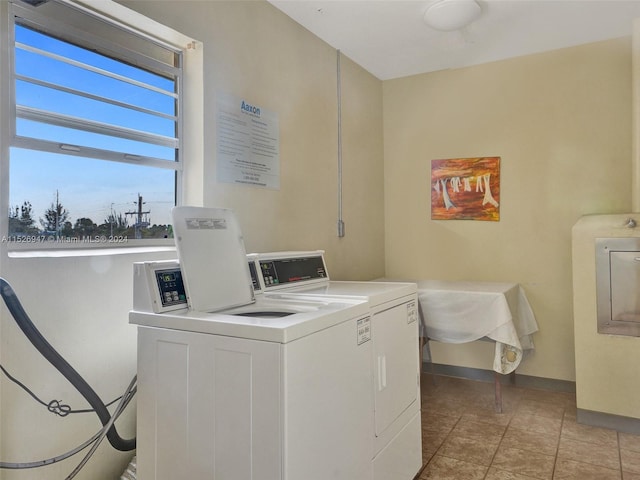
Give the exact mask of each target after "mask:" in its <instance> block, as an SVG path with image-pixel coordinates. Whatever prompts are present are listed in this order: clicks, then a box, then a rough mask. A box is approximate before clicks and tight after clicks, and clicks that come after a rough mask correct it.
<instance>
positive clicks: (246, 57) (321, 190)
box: [123, 0, 384, 279]
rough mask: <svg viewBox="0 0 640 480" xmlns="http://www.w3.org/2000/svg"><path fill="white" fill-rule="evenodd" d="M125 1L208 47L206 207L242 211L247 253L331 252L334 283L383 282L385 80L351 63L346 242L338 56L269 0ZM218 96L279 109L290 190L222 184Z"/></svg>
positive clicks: (345, 108)
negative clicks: (341, 231)
mask: <svg viewBox="0 0 640 480" xmlns="http://www.w3.org/2000/svg"><path fill="white" fill-rule="evenodd" d="M123 3H125V4H126V5H128V6H130V7H132V8H134V9H135V10H138V11H139V12H141V13H143V14H145V15H148V16H150V17H152V18H153V19H154V20H157V21H159V22H161V23H164V24H167V25H169V26H171V27H173V28H174V29H176V30H178V31H180V32H182V33H184V34H186V35H189V36H191V37H193V38H196V39H198V40H199V41H202V42H203V43H204V62H205V67H204V86H205V87H204V88H205V99H204V112H205V113H204V115H205V117H204V121H205V139H204V142H205V144H204V151H205V159H204V203H205V205H207V206H225V207H230V208H233V209H234V210H235V211H236V212H237V214H238V216H239V217H240V222H241V226H242V229H243V233H244V236H245V242H246V246H247V250H248V251H271V250H283V249H292V250H302V249H324V250H326V251H327V262H328V266H329V273H330V275H331V276H332V278H335V279H346V278H352V279H370V278H375V277H377V276H382V275H383V274H384V239H383V231H384V215H383V211H384V203H383V173H384V170H383V161H382V154H383V152H382V82H380V81H379V80H378V79H376V78H375V77H373V76H372V75H371V74H369V73H367V72H366V71H364V70H363V69H362V68H360V67H359V66H357V65H356V64H355V63H353V62H352V61H350V60H349V59H348V58H346V57H344V56H343V57H342V58H341V71H342V99H343V100H342V127H343V161H344V169H343V172H344V179H343V182H344V189H343V202H344V221H345V223H346V236H345V237H343V238H338V237H337V218H338V206H337V204H338V189H337V179H338V168H337V152H338V140H337V137H338V133H337V132H338V130H337V93H336V89H337V86H336V84H337V78H336V63H337V53H336V50H335V49H334V48H332V47H330V46H329V45H327V44H326V43H324V42H322V41H320V40H319V39H318V38H317V37H315V36H313V35H311V34H310V33H309V32H308V31H307V30H305V29H303V28H302V27H301V26H300V25H298V24H296V23H295V22H293V21H292V20H291V19H289V18H288V17H286V16H285V15H284V14H282V13H281V12H280V11H279V10H277V9H275V8H273V7H272V6H271V5H269V4H268V3H266V2H263V1H231V2H218V1H202V2H187V1H173V2H172V1H162V2H148V1H136V0H134V1H127V2H123ZM219 92H224V93H230V94H233V95H235V96H237V97H242V98H246V99H247V100H248V101H251V102H253V103H255V104H257V105H260V106H262V107H264V108H265V109H269V110H271V111H274V112H276V113H277V114H278V119H279V126H280V169H281V179H280V183H281V188H280V190H278V191H275V190H267V189H261V188H255V187H246V186H237V185H231V184H223V183H217V181H216V159H215V148H216V144H215V118H214V117H215V99H216V95H217V94H218V93H219Z"/></svg>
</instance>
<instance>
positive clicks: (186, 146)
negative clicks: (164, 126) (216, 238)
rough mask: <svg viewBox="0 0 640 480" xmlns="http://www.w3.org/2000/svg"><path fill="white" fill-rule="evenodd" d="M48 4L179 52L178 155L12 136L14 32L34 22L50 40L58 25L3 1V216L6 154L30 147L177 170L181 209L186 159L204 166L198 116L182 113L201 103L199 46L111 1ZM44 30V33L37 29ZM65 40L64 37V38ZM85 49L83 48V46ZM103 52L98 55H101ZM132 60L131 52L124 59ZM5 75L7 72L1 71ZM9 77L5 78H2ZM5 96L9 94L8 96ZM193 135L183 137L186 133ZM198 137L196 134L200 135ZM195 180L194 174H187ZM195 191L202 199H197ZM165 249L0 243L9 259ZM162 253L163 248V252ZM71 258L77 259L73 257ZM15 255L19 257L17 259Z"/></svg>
mask: <svg viewBox="0 0 640 480" xmlns="http://www.w3.org/2000/svg"><path fill="white" fill-rule="evenodd" d="M50 1H51V2H52V3H53V2H56V3H59V4H62V6H63V7H69V6H70V7H72V8H74V9H76V10H78V11H80V12H82V13H83V14H87V15H90V16H92V17H94V18H97V19H99V20H101V21H107V22H108V23H109V24H111V25H113V26H115V27H118V28H119V29H124V30H126V31H128V32H132V33H133V34H134V35H136V37H140V38H143V39H144V40H146V41H152V42H154V43H157V44H160V45H161V46H162V47H165V48H169V49H171V50H173V51H176V52H180V53H181V58H182V60H181V62H182V65H178V68H181V69H182V73H181V74H179V75H177V78H176V82H177V85H176V91H177V95H178V96H180V97H181V101H178V102H177V104H178V110H177V116H178V121H177V124H176V137H177V155H176V159H175V161H171V160H155V159H153V158H149V157H142V156H135V157H132V156H129V155H118V154H115V153H112V152H109V151H107V150H99V149H92V148H88V147H81V149H80V151H78V152H76V151H73V150H67V149H65V148H62V146H61V145H59V144H56V145H53V144H52V143H51V142H46V141H40V140H36V139H30V138H26V137H19V136H17V135H16V118H17V116H16V115H17V114H18V112H17V110H16V92H15V82H16V75H15V73H16V72H15V68H14V67H15V66H14V63H13V59H14V51H15V38H14V32H15V30H14V28H15V24H16V23H20V24H23V25H25V26H27V27H30V26H31V23H32V22H35V23H36V24H37V25H38V30H44V31H45V33H46V34H50V35H52V36H58V35H56V28H61V27H60V22H58V21H57V20H48V19H47V18H45V17H43V16H42V15H41V14H39V13H38V11H37V8H38V7H30V6H27V5H25V4H22V3H21V2H19V1H18V0H9V1H8V2H2V3H3V4H4V5H3V6H0V15H1V16H2V17H4V18H5V21H3V22H2V25H4V28H3V30H4V31H3V32H2V38H0V44H1V45H3V46H4V47H3V48H2V49H1V51H0V55H2V57H3V58H2V61H1V62H0V76H1V79H0V91H1V92H2V94H1V95H0V109H1V112H2V113H0V127H4V126H6V127H9V128H2V132H3V133H1V134H0V147H1V148H0V151H1V154H2V159H1V160H0V163H1V164H0V175H1V177H2V178H1V179H0V197H1V198H0V205H1V206H2V207H3V209H4V211H5V212H9V209H10V208H11V206H10V205H9V188H10V177H9V172H10V169H9V163H10V155H9V153H10V149H11V148H12V147H17V148H25V147H26V148H28V149H30V150H42V151H47V152H53V153H63V154H65V155H69V154H71V155H76V156H80V157H84V158H100V159H102V160H106V161H116V162H121V163H129V164H135V165H142V166H148V167H150V168H158V167H159V168H166V169H170V170H174V171H175V178H176V182H175V202H176V205H181V204H183V203H184V201H185V195H184V192H185V191H186V189H185V188H184V184H185V178H186V174H185V172H186V170H187V166H186V162H185V160H184V159H185V158H187V154H188V155H190V156H192V157H193V161H190V162H189V163H190V164H192V166H193V167H195V168H197V167H198V166H200V167H201V166H202V151H203V148H202V145H201V143H202V138H203V137H202V131H203V125H202V116H201V115H199V113H201V112H198V111H195V112H193V113H192V114H189V115H188V116H185V112H189V110H188V109H185V103H189V104H190V105H194V104H196V102H200V104H202V97H203V89H202V44H201V43H200V42H197V41H196V40H193V39H191V38H189V37H186V36H184V35H183V34H180V33H179V32H176V31H175V30H173V29H172V28H170V27H166V26H164V25H161V24H159V23H157V22H155V21H153V20H151V19H149V18H147V17H145V16H143V15H141V14H139V13H137V12H135V11H133V10H130V9H128V8H126V7H124V6H122V5H120V4H117V3H115V2H111V1H109V2H101V3H99V4H96V3H92V2H90V1H87V0H75V1H74V0H50ZM16 17H20V19H21V20H20V21H19V22H16ZM41 27H44V28H41ZM63 36H64V37H67V35H63ZM71 37H73V43H76V44H80V45H82V44H83V42H82V40H83V38H85V33H82V34H80V35H79V36H78V30H77V29H75V28H74V32H73V35H71ZM86 37H88V38H89V42H91V40H93V41H95V38H94V37H93V35H92V34H90V33H86ZM84 44H85V45H86V43H84ZM101 53H102V52H101ZM127 56H129V58H130V53H128V54H127ZM2 70H4V71H5V72H3V71H2ZM4 73H7V74H8V75H5V74H4ZM3 81H5V82H6V81H9V82H10V85H6V84H5V85H2V82H3ZM185 85H190V88H191V89H192V91H191V92H190V93H189V94H188V95H187V94H186V92H187V91H188V89H185V88H184V86H185ZM7 93H8V95H7ZM189 130H193V131H192V132H190V134H189V135H188V136H187V137H186V138H185V135H184V133H185V132H189ZM198 132H199V133H200V135H199V136H198ZM191 176H192V177H193V174H192V175H191ZM198 192H200V196H199V198H198ZM201 192H202V190H201V189H197V188H196V189H195V192H194V194H192V195H191V198H192V199H193V198H194V196H195V199H196V201H195V202H193V200H192V203H195V204H200V203H201V202H202V193H201ZM8 224H9V222H8V215H2V216H1V218H0V229H1V232H0V238H1V239H3V240H5V239H7V238H8V237H7V235H8V228H9V225H8ZM150 246H151V247H153V246H158V247H168V246H171V247H173V246H174V240H173V239H131V241H130V242H127V243H120V244H113V245H111V244H84V243H82V244H78V243H75V244H74V243H54V244H48V243H37V242H36V243H33V244H29V243H20V244H18V243H10V242H8V241H2V242H0V249H5V250H6V251H7V252H8V253H9V255H11V253H12V252H18V253H19V252H21V251H24V250H27V251H29V250H79V249H82V250H96V249H104V248H108V249H109V250H112V248H118V249H121V248H124V249H126V250H131V249H132V248H136V247H142V248H144V249H148V248H149V247H150ZM163 249H164V248H163ZM74 255H75V254H74ZM17 256H19V255H17Z"/></svg>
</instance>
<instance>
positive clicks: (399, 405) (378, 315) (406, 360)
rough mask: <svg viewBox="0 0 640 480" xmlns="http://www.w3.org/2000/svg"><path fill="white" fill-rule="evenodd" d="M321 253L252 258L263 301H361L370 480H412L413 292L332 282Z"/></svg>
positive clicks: (415, 460)
mask: <svg viewBox="0 0 640 480" xmlns="http://www.w3.org/2000/svg"><path fill="white" fill-rule="evenodd" d="M323 253H324V252H322V251H313V252H275V253H263V254H255V255H254V259H255V262H256V269H257V270H258V271H259V272H260V276H261V277H262V278H261V281H262V285H261V288H263V289H264V291H265V293H264V295H265V296H266V297H269V298H274V299H275V298H278V299H299V300H310V299H321V298H323V299H336V298H341V299H345V300H353V299H363V300H366V301H367V303H368V304H369V309H370V315H371V336H372V340H373V351H372V370H373V376H374V385H373V398H374V406H375V410H374V418H373V422H374V451H373V471H374V476H373V478H374V479H375V480H411V479H413V478H414V477H415V475H416V474H417V473H418V472H419V471H420V469H421V468H422V434H421V432H422V429H421V414H420V360H419V347H418V333H419V332H418V331H419V322H418V306H417V305H418V304H417V293H416V292H417V287H416V284H414V283H399V282H344V281H331V280H330V278H329V274H328V271H327V267H326V264H325V261H324V254H323Z"/></svg>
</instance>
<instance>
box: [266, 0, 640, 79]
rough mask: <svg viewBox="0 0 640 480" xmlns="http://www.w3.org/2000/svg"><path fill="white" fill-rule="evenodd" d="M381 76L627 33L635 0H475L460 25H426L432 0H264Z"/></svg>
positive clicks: (638, 2) (639, 14) (639, 0)
mask: <svg viewBox="0 0 640 480" xmlns="http://www.w3.org/2000/svg"><path fill="white" fill-rule="evenodd" d="M269 2H270V3H271V4H273V5H274V6H275V7H276V8H278V9H280V10H281V11H282V12H284V13H285V14H286V15H288V16H289V17H291V18H292V19H293V20H295V21H296V22H298V23H300V24H301V25H302V26H304V27H305V28H307V29H308V30H309V31H311V32H312V33H314V34H315V35H316V36H318V37H320V38H321V39H322V40H324V41H325V42H327V43H328V44H329V45H331V46H332V47H334V48H336V49H337V50H340V52H341V53H342V54H343V55H345V56H347V57H349V58H350V59H352V60H353V61H355V62H356V63H358V64H359V65H360V66H362V67H363V68H365V69H366V70H367V71H369V72H370V73H372V74H373V75H375V76H376V77H378V78H379V79H381V80H388V79H392V78H398V77H405V76H409V75H414V74H419V73H426V72H433V71H437V70H443V69H448V68H459V67H465V66H470V65H477V64H481V63H487V62H492V61H496V60H503V59H505V58H511V57H517V56H521V55H528V54H532V53H539V52H543V51H548V50H555V49H558V48H564V47H570V46H574V45H580V44H583V43H589V42H595V41H600V40H606V39H610V38H617V37H623V36H628V35H631V28H632V23H633V19H634V18H640V0H478V3H479V4H480V7H481V10H482V12H481V14H480V16H479V17H478V19H477V20H475V21H474V22H473V23H472V24H471V25H469V26H467V27H465V28H464V29H462V30H456V31H450V32H441V31H437V30H434V29H432V28H430V27H428V26H427V25H426V24H425V23H424V20H423V16H424V12H425V10H426V9H427V7H428V6H429V5H430V4H431V3H433V2H434V0H420V1H418V0H269Z"/></svg>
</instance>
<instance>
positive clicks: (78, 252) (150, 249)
mask: <svg viewBox="0 0 640 480" xmlns="http://www.w3.org/2000/svg"><path fill="white" fill-rule="evenodd" d="M175 251H176V247H175V245H166V246H162V245H140V246H132V247H110V248H104V247H102V248H101V247H98V248H52V249H44V248H43V249H38V248H24V249H22V248H20V249H10V250H8V251H7V256H8V257H9V258H65V257H96V256H104V255H134V254H139V253H159V252H175Z"/></svg>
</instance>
